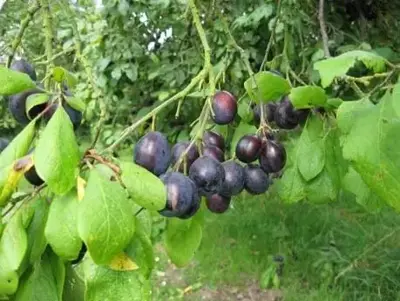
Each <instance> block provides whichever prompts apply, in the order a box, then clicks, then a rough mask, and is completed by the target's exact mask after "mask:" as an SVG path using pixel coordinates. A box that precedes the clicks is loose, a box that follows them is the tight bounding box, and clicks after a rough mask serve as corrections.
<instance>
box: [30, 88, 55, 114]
mask: <svg viewBox="0 0 400 301" xmlns="http://www.w3.org/2000/svg"><path fill="white" fill-rule="evenodd" d="M49 98H50V95H48V94H45V93H35V94H31V95H29V96H28V98H27V99H26V104H25V113H26V116H29V111H30V110H32V108H34V107H36V106H38V105H42V104H45V103H46V102H47V101H48V100H49Z"/></svg>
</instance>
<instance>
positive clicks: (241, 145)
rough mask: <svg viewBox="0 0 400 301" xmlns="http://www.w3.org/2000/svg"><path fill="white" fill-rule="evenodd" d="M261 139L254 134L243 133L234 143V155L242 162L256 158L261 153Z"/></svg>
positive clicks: (248, 161)
mask: <svg viewBox="0 0 400 301" xmlns="http://www.w3.org/2000/svg"><path fill="white" fill-rule="evenodd" d="M261 146H262V141H261V139H260V138H259V137H257V136H255V135H245V136H243V137H242V138H240V140H239V142H238V144H237V145H236V157H237V158H238V159H239V160H240V161H242V162H244V163H250V162H253V161H255V160H257V159H258V157H259V156H260V153H261Z"/></svg>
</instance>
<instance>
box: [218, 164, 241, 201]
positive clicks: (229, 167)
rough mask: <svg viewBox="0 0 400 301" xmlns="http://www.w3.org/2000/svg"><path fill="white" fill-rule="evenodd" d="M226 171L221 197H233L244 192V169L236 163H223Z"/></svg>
mask: <svg viewBox="0 0 400 301" xmlns="http://www.w3.org/2000/svg"><path fill="white" fill-rule="evenodd" d="M222 166H223V168H224V170H225V179H224V182H223V183H222V188H221V191H220V194H221V195H224V196H233V195H237V194H239V193H241V192H242V190H243V188H244V169H243V167H242V166H241V165H240V164H238V163H236V162H235V161H226V162H224V163H222Z"/></svg>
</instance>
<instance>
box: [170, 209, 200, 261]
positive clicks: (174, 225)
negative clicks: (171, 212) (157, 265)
mask: <svg viewBox="0 0 400 301" xmlns="http://www.w3.org/2000/svg"><path fill="white" fill-rule="evenodd" d="M202 228H203V220H202V218H201V217H200V216H198V215H197V214H196V215H195V216H194V217H192V218H191V219H187V220H182V219H178V218H170V219H168V220H167V229H166V232H165V237H164V242H165V248H166V250H167V254H168V256H169V258H170V259H171V261H172V262H173V263H174V264H175V265H176V266H178V267H183V266H185V265H187V264H188V263H189V262H190V261H191V260H192V258H193V256H194V254H195V252H196V251H197V249H198V248H199V246H200V243H201V239H202V236H203V230H202Z"/></svg>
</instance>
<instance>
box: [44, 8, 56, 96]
mask: <svg viewBox="0 0 400 301" xmlns="http://www.w3.org/2000/svg"><path fill="white" fill-rule="evenodd" d="M41 6H42V13H43V31H44V36H45V47H46V56H47V61H48V64H47V65H46V76H47V79H46V81H45V85H44V86H45V88H46V90H49V88H50V80H51V77H50V76H48V75H49V74H50V71H51V70H52V69H53V67H54V63H53V60H52V59H53V38H54V35H53V26H52V17H51V11H50V4H49V1H48V0H41Z"/></svg>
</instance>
